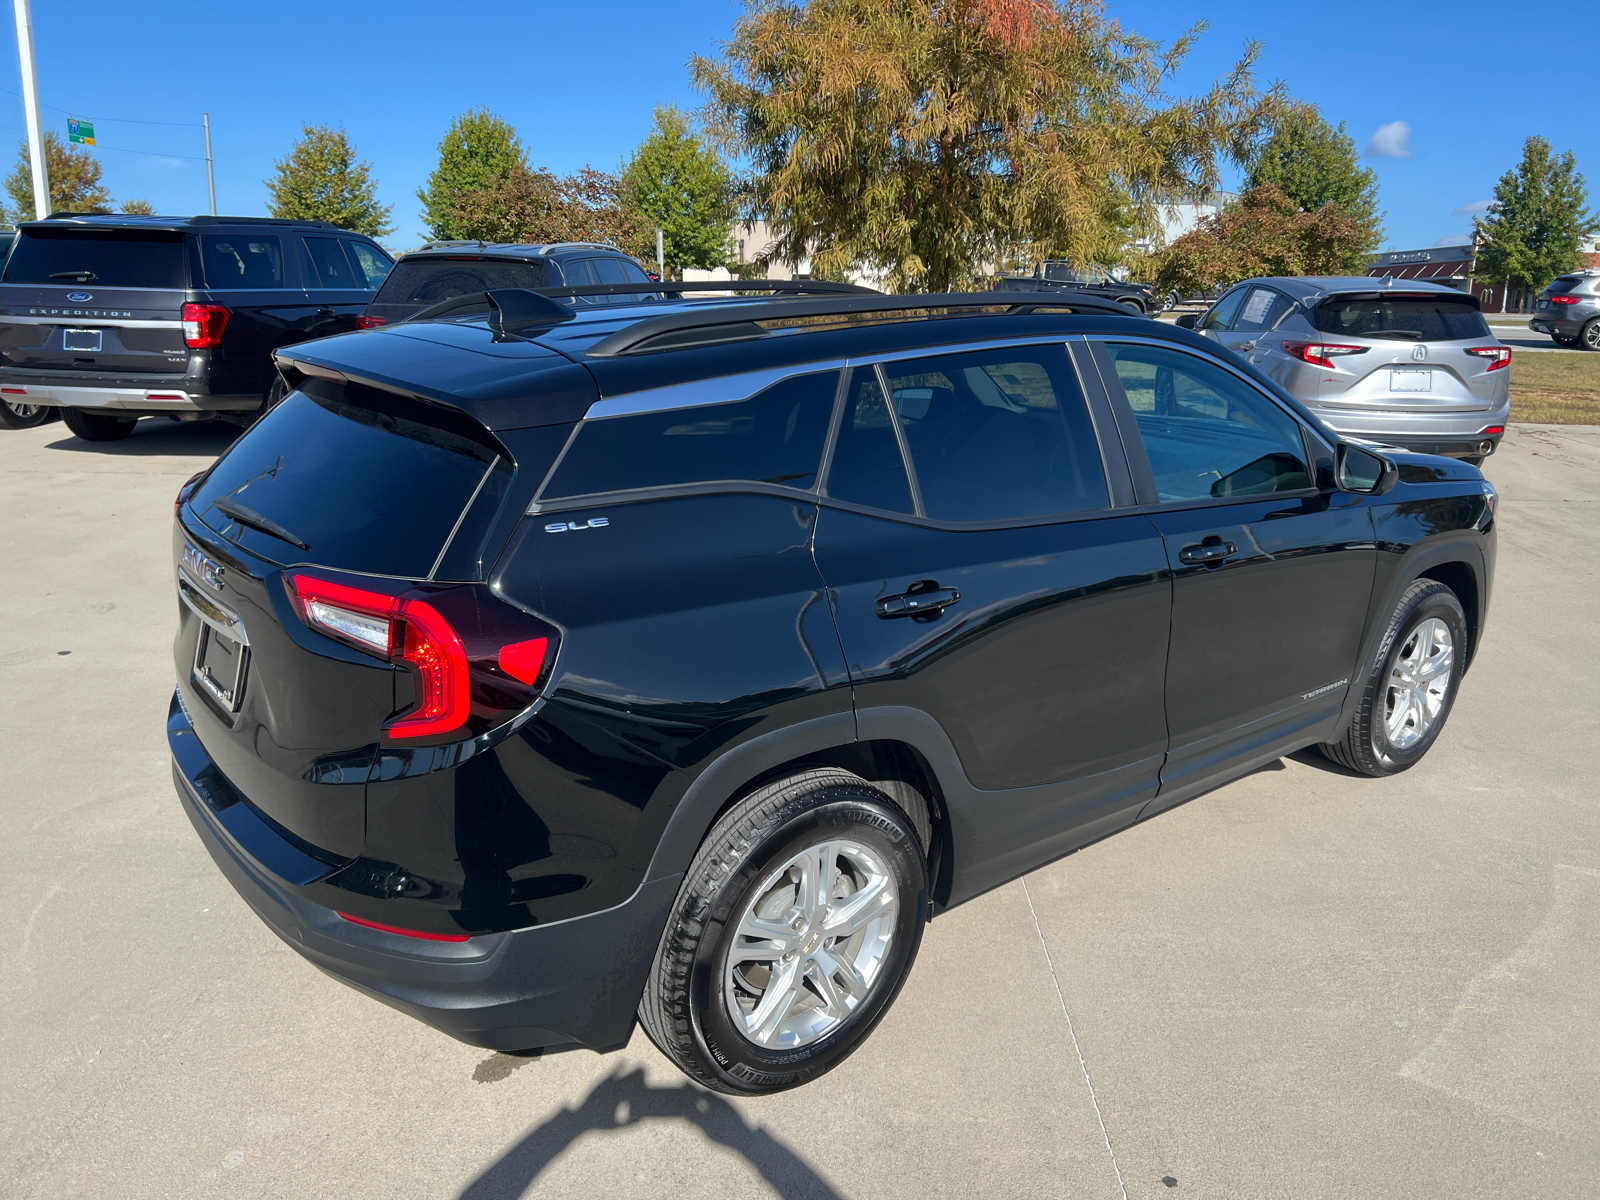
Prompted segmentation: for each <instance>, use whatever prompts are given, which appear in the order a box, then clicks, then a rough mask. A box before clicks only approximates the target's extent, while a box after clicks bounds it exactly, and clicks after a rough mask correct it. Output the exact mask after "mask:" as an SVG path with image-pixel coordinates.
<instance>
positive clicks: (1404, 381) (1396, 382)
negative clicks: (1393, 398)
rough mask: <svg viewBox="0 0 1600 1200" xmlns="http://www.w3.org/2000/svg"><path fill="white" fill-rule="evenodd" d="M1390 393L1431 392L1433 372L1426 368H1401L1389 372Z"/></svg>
mask: <svg viewBox="0 0 1600 1200" xmlns="http://www.w3.org/2000/svg"><path fill="white" fill-rule="evenodd" d="M1389 390H1390V391H1391V392H1431V391H1433V372H1432V371H1431V370H1429V369H1428V368H1427V367H1420V368H1418V367H1402V368H1400V369H1399V370H1395V371H1390V372H1389Z"/></svg>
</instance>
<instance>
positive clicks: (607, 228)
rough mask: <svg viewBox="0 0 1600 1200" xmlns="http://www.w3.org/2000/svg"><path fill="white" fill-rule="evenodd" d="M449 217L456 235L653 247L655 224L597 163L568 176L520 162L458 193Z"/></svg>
mask: <svg viewBox="0 0 1600 1200" xmlns="http://www.w3.org/2000/svg"><path fill="white" fill-rule="evenodd" d="M450 221H451V228H453V229H456V230H459V231H460V232H459V233H458V235H457V236H459V237H465V238H479V239H482V240H483V241H486V242H609V243H610V244H612V245H614V246H617V247H618V248H619V249H621V250H624V251H626V252H627V253H629V254H633V255H635V256H637V257H641V258H642V257H644V256H645V254H646V253H647V252H649V253H653V252H654V239H655V225H654V224H653V223H652V222H651V221H650V220H649V218H647V217H645V216H644V215H643V214H641V213H639V212H638V211H637V210H635V209H633V208H631V207H630V206H628V205H627V204H625V203H624V201H623V186H622V181H621V180H619V179H618V178H617V177H616V176H615V175H611V174H608V173H606V172H605V171H597V170H595V169H594V168H593V167H585V168H583V170H581V171H579V172H578V173H577V174H576V175H566V176H559V175H556V174H554V173H552V172H550V171H547V170H545V169H544V168H542V167H536V168H534V169H532V170H529V169H528V168H526V167H518V168H517V169H516V170H514V171H513V172H512V173H511V175H510V176H509V177H508V178H506V179H505V180H503V181H501V182H500V183H498V184H496V185H494V186H493V187H487V188H481V189H479V190H477V191H472V192H467V193H465V194H464V195H462V196H461V197H460V198H458V199H457V201H456V206H455V208H454V209H453V210H452V211H451V214H450Z"/></svg>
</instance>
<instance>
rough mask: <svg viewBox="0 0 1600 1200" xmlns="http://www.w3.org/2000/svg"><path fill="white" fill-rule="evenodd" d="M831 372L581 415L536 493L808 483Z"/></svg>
mask: <svg viewBox="0 0 1600 1200" xmlns="http://www.w3.org/2000/svg"><path fill="white" fill-rule="evenodd" d="M838 387H839V372H837V371H823V372H818V373H817V374H814V375H800V376H797V377H796V378H793V379H786V380H784V381H783V382H782V383H776V384H773V386H771V387H769V388H767V389H766V390H765V391H763V392H758V393H756V395H754V396H752V397H750V398H749V399H748V400H738V401H734V402H732V403H728V404H705V405H701V406H698V407H695V408H674V409H669V410H668V411H666V412H652V413H635V414H632V415H629V416H624V417H602V418H599V419H597V420H592V421H585V422H584V423H583V425H582V426H581V427H580V428H579V430H578V433H577V436H576V438H575V439H574V441H573V443H572V445H571V446H570V447H569V448H568V449H567V453H566V455H565V457H563V458H562V460H561V463H560V465H559V466H558V467H557V468H556V473H555V477H554V478H552V479H551V480H550V482H549V483H548V484H546V485H545V489H544V491H543V492H542V493H541V496H542V497H543V498H544V499H553V498H555V497H559V496H586V495H589V494H590V493H593V492H612V491H621V490H623V489H625V488H646V487H669V486H672V485H676V484H685V483H709V482H712V481H716V480H724V479H748V480H755V481H758V482H761V483H777V484H783V485H785V486H788V487H796V488H812V487H815V486H816V482H817V468H818V466H819V464H820V462H821V459H822V443H823V441H824V439H825V438H826V437H827V433H828V419H829V417H830V416H831V415H832V413H833V400H834V396H835V394H836V393H837V391H838Z"/></svg>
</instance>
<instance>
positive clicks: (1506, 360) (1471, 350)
mask: <svg viewBox="0 0 1600 1200" xmlns="http://www.w3.org/2000/svg"><path fill="white" fill-rule="evenodd" d="M1467 353H1468V354H1470V355H1472V356H1473V357H1475V358H1487V359H1492V360H1493V361H1492V362H1490V363H1489V370H1491V371H1498V370H1499V369H1500V368H1501V367H1504V366H1509V365H1510V363H1511V347H1510V346H1469V347H1468V348H1467Z"/></svg>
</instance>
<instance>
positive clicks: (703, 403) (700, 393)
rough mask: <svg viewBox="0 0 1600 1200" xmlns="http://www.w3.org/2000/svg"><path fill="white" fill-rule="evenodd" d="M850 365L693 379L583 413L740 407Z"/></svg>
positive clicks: (597, 416) (611, 399)
mask: <svg viewBox="0 0 1600 1200" xmlns="http://www.w3.org/2000/svg"><path fill="white" fill-rule="evenodd" d="M848 362H849V360H848V359H844V358H833V359H825V360H823V361H821V362H810V363H796V364H792V365H790V366H784V367H763V368H762V369H761V370H759V371H741V372H739V373H738V374H737V375H719V376H717V377H716V378H714V379H692V380H690V381H688V382H687V383H671V384H668V385H667V386H665V387H658V388H646V389H644V390H643V391H638V392H624V393H622V394H621V395H619V396H608V397H606V398H605V399H604V400H596V401H595V402H594V403H593V404H591V405H590V406H589V409H588V411H587V412H585V413H584V414H583V419H584V420H585V421H603V420H606V419H608V418H610V417H636V416H639V415H641V414H643V413H654V412H671V411H672V410H673V409H675V408H704V407H708V406H710V405H713V404H738V403H740V402H741V401H744V400H749V399H750V398H751V397H752V396H755V395H756V394H758V393H760V392H764V391H766V390H767V388H769V387H771V386H772V385H773V384H776V383H782V382H783V381H784V380H786V379H797V378H799V377H800V376H802V375H820V374H822V373H823V372H824V371H839V370H843V369H844V367H845V365H846V364H847V363H848Z"/></svg>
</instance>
